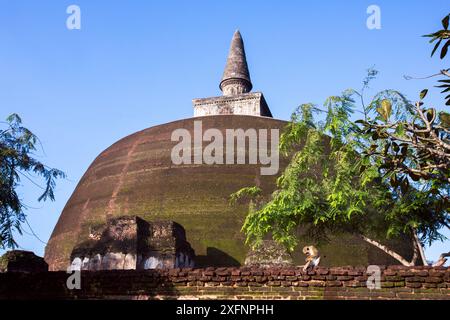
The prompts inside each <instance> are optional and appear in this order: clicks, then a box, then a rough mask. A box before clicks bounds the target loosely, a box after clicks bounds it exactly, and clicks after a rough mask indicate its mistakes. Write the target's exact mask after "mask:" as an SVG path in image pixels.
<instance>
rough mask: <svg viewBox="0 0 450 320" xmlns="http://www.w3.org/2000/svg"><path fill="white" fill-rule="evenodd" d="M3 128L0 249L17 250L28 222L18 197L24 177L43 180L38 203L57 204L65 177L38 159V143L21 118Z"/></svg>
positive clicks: (8, 121) (14, 117)
mask: <svg viewBox="0 0 450 320" xmlns="http://www.w3.org/2000/svg"><path fill="white" fill-rule="evenodd" d="M3 125H4V128H2V129H1V130H0V247H1V248H15V247H17V243H16V241H15V240H14V231H17V232H18V233H19V234H22V223H24V222H26V214H25V208H26V207H25V205H24V203H23V200H22V199H21V198H20V196H19V195H18V193H17V188H18V187H19V184H20V181H21V177H22V178H26V179H29V180H31V181H32V182H33V183H35V182H34V181H33V179H32V177H30V174H34V175H36V176H40V177H42V178H43V179H44V181H45V186H44V187H43V189H44V190H43V193H42V195H41V196H40V197H39V198H38V200H39V201H45V200H47V199H50V200H52V201H53V200H54V199H55V195H54V188H55V181H56V179H58V178H64V177H65V174H64V173H63V172H62V171H60V170H58V169H54V168H49V167H48V166H46V165H45V164H43V163H42V162H40V161H38V160H37V159H36V158H35V153H34V152H35V151H36V149H37V148H36V144H37V143H38V139H37V137H36V136H35V135H34V134H33V133H32V132H31V131H30V130H28V129H27V128H25V127H23V126H22V120H21V119H20V117H19V116H18V115H17V114H12V115H10V116H9V117H8V118H7V119H6V122H3ZM35 184H36V183H35Z"/></svg>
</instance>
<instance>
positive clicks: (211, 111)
mask: <svg viewBox="0 0 450 320" xmlns="http://www.w3.org/2000/svg"><path fill="white" fill-rule="evenodd" d="M192 104H193V106H194V117H202V116H212V115H220V114H240V115H250V116H262V117H271V118H272V113H271V112H270V109H269V107H268V106H267V103H266V100H265V99H264V96H263V94H262V93H261V92H251V93H243V94H238V95H232V96H220V97H211V98H201V99H193V100H192Z"/></svg>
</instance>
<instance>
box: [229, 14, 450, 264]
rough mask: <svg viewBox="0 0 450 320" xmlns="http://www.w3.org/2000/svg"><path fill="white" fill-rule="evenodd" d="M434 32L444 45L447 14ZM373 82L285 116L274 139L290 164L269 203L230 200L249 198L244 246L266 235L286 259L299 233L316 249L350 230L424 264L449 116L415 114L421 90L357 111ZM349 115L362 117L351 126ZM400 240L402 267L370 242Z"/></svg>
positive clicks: (247, 193)
mask: <svg viewBox="0 0 450 320" xmlns="http://www.w3.org/2000/svg"><path fill="white" fill-rule="evenodd" d="M442 24H443V26H444V31H442V30H441V32H437V33H434V34H432V35H431V36H433V37H443V38H445V37H448V31H446V30H447V28H448V16H447V17H446V18H444V20H443V21H442ZM435 40H436V39H435ZM439 41H440V40H439ZM448 44H449V42H448V41H447V42H446V43H445V45H444V47H443V48H442V50H443V51H444V53H441V58H443V57H444V56H445V53H446V48H447V47H448ZM438 46H439V44H438V45H436V46H435V48H434V51H435V50H436V48H437V47H438ZM447 71H448V70H443V72H442V71H441V72H440V74H444V75H447V76H448V74H447V73H446V72H447ZM376 75H377V71H375V70H373V69H370V70H369V71H368V75H367V77H366V78H365V79H364V81H363V86H362V88H361V90H359V91H358V90H353V89H349V90H346V91H345V92H343V93H342V94H341V95H340V96H332V97H329V98H328V99H327V100H326V101H325V103H324V105H323V108H319V107H318V106H317V105H315V104H311V103H308V104H303V105H301V106H300V107H299V108H298V109H297V110H296V111H295V112H294V113H293V115H292V118H291V121H290V123H289V125H288V126H287V128H286V130H285V132H284V133H283V135H282V136H281V139H280V151H281V153H282V154H284V155H285V156H288V157H289V158H290V162H289V165H288V166H287V168H286V169H285V171H284V172H283V173H282V175H281V176H280V177H279V179H278V180H277V190H276V191H275V192H274V193H273V194H272V196H271V197H270V199H263V198H262V196H261V194H262V193H261V190H260V189H259V188H257V187H249V188H243V189H241V190H239V191H238V192H236V193H234V194H233V195H232V196H231V199H232V200H233V201H237V200H238V199H242V198H247V199H250V203H251V206H250V210H249V214H248V216H247V218H246V220H245V223H244V225H243V228H242V230H243V231H244V232H245V233H246V235H247V242H248V243H253V244H254V245H258V243H259V241H260V240H261V239H262V238H263V237H264V236H266V235H267V234H271V236H272V237H273V239H274V240H276V241H277V242H279V243H281V244H284V245H285V246H286V247H287V248H288V249H289V250H291V251H292V250H294V248H295V246H296V244H297V241H298V238H297V237H298V229H299V227H300V226H302V228H303V234H304V235H307V236H308V237H309V238H313V239H315V240H316V241H321V240H325V241H326V240H327V235H328V234H333V233H339V232H351V233H354V234H359V235H360V237H361V238H362V239H363V240H365V241H367V242H368V243H370V244H372V245H374V246H376V247H377V248H379V249H380V250H383V251H384V252H386V253H387V254H389V255H391V256H392V257H393V258H395V259H397V260H398V261H399V262H401V263H402V264H403V265H414V264H416V263H417V258H418V257H419V256H420V257H421V260H422V262H423V263H424V264H427V262H426V258H425V255H424V252H423V243H425V242H427V243H429V244H431V243H432V242H433V241H435V240H443V239H444V236H443V235H442V234H441V232H440V231H441V230H442V228H448V227H449V224H450V218H449V215H448V196H449V168H450V161H449V153H450V149H448V146H449V143H450V142H449V136H448V134H449V127H448V124H449V121H448V119H449V115H448V113H446V112H440V113H438V112H437V111H436V110H435V109H433V108H424V107H423V105H424V103H423V101H422V100H423V99H424V98H425V96H426V94H427V91H426V90H423V91H422V92H421V93H420V97H419V101H418V102H416V103H415V104H412V103H411V102H410V101H408V100H407V99H406V98H405V96H404V95H403V94H401V93H400V92H398V91H395V90H384V91H382V92H379V93H377V94H376V95H374V96H373V97H372V98H371V99H370V103H368V104H366V103H365V90H366V89H367V88H368V86H369V83H370V81H371V80H373V79H374V78H375V77H376ZM441 82H442V83H444V85H443V86H441V87H444V90H443V91H448V90H450V88H447V87H446V86H448V84H449V83H450V81H449V80H441ZM446 98H448V97H446ZM321 114H324V115H325V117H324V119H323V117H321ZM357 115H362V118H363V119H359V120H357V121H352V119H354V118H358V117H359V116H357ZM359 118H361V117H359ZM401 235H403V236H409V237H410V239H411V242H412V243H411V245H412V247H413V249H414V255H413V258H412V259H411V260H410V261H409V260H407V259H405V258H404V257H402V256H401V255H400V254H398V253H397V252H395V251H394V250H392V249H391V248H388V247H387V246H386V245H384V244H383V241H382V240H376V239H389V238H392V237H398V236H401ZM442 257H444V256H442ZM441 262H442V261H441ZM444 262H445V261H444Z"/></svg>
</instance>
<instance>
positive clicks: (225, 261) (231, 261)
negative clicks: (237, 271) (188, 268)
mask: <svg viewBox="0 0 450 320" xmlns="http://www.w3.org/2000/svg"><path fill="white" fill-rule="evenodd" d="M240 265H241V264H240V263H239V261H237V260H236V259H235V258H233V257H232V256H230V255H229V254H227V253H225V252H223V251H222V250H219V249H217V248H214V247H208V248H206V255H198V256H196V257H195V267H197V268H202V267H239V266H240Z"/></svg>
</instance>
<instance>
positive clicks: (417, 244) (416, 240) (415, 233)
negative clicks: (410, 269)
mask: <svg viewBox="0 0 450 320" xmlns="http://www.w3.org/2000/svg"><path fill="white" fill-rule="evenodd" d="M412 232H413V236H414V242H415V243H416V246H417V248H418V249H419V253H420V257H421V258H422V262H423V265H424V266H427V265H428V262H427V259H426V258H425V252H424V251H423V246H422V243H420V240H419V237H418V236H417V231H416V229H413V230H412Z"/></svg>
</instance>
